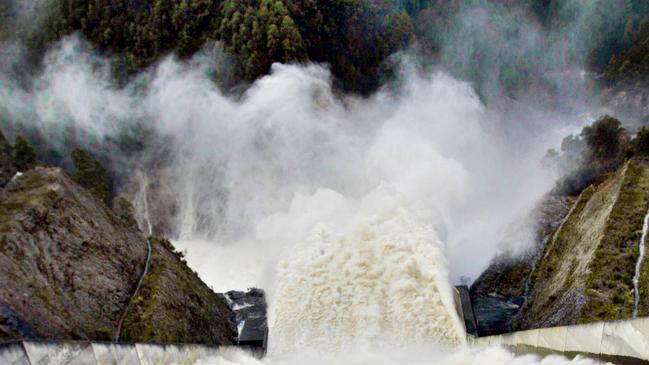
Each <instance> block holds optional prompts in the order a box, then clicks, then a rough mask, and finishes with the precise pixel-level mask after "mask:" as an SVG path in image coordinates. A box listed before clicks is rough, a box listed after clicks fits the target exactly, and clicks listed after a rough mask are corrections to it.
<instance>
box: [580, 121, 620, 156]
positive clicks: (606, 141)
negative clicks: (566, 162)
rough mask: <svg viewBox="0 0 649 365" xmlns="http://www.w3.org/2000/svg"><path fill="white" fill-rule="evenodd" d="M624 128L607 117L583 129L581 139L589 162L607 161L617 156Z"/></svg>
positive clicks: (618, 122)
mask: <svg viewBox="0 0 649 365" xmlns="http://www.w3.org/2000/svg"><path fill="white" fill-rule="evenodd" d="M623 133H624V128H622V123H621V122H620V121H619V120H617V119H615V118H613V117H611V116H608V115H605V116H604V117H602V118H601V119H599V120H597V121H596V122H594V123H593V124H591V125H589V126H587V127H584V129H582V131H581V137H582V138H583V139H584V140H585V141H586V144H587V145H588V148H589V151H588V153H589V157H590V158H589V159H590V160H607V159H611V158H615V157H618V156H619V153H620V151H621V146H622V136H623Z"/></svg>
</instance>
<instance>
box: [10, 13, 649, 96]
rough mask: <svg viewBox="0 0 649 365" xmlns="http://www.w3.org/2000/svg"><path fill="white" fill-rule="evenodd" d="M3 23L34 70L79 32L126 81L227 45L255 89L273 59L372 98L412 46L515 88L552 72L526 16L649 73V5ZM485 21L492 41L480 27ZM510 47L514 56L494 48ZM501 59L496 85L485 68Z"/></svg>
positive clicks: (590, 58)
mask: <svg viewBox="0 0 649 365" xmlns="http://www.w3.org/2000/svg"><path fill="white" fill-rule="evenodd" d="M466 9H471V11H472V12H476V9H484V10H485V13H486V14H487V15H486V18H485V19H483V17H482V16H481V14H479V12H476V14H477V15H476V16H473V17H466V16H464V17H462V19H464V20H463V22H460V21H458V18H459V17H457V16H456V15H457V14H459V13H462V12H463V11H465V10H466ZM0 14H2V17H3V22H2V26H1V29H0V36H2V38H4V39H7V38H12V37H18V38H20V39H21V40H23V41H24V43H25V44H27V46H28V49H29V52H30V55H31V59H32V61H33V62H34V63H35V64H37V63H38V60H39V59H40V57H42V55H43V54H44V52H45V51H46V50H47V48H48V47H49V46H50V45H51V44H52V43H54V42H56V41H58V40H59V39H61V38H62V37H64V36H66V35H69V34H72V33H74V32H80V33H82V34H83V35H84V36H85V37H86V38H87V39H88V40H89V41H90V42H91V43H92V44H93V45H94V46H95V47H96V48H97V50H99V51H100V52H101V53H103V54H110V55H112V56H116V58H117V60H118V61H117V62H116V63H115V65H114V68H115V74H116V76H117V77H118V79H120V78H121V79H124V78H128V77H129V76H131V75H133V74H135V73H137V71H139V70H141V69H142V68H144V67H147V66H149V65H151V64H152V63H154V62H156V61H157V60H158V59H159V58H160V57H161V56H164V55H167V54H169V53H172V52H174V53H176V54H177V55H178V56H179V57H180V58H188V57H190V56H192V55H193V54H195V53H196V52H197V51H199V50H200V49H201V48H202V47H204V45H205V44H206V43H207V42H210V41H220V42H222V44H223V45H224V47H225V48H226V49H227V50H228V51H230V52H231V53H232V54H233V55H235V56H236V60H237V66H236V69H235V73H236V77H237V79H238V80H240V81H246V82H250V81H252V80H254V79H256V78H258V77H259V76H261V75H264V74H266V73H267V72H268V71H269V69H270V65H271V64H272V63H273V62H286V63H296V62H297V63H301V62H306V61H311V62H318V63H324V64H328V65H329V66H330V68H331V70H332V73H333V76H334V77H335V79H336V82H337V86H339V87H340V88H341V89H343V90H346V91H355V92H360V93H368V92H371V91H372V90H375V89H376V88H377V87H378V86H379V85H380V84H381V83H382V82H383V81H384V79H385V78H386V77H389V75H390V71H391V67H390V62H389V56H390V55H391V54H394V53H395V52H397V51H399V50H404V49H408V50H410V51H413V50H414V51H416V52H417V53H419V54H422V55H425V56H426V57H424V58H422V59H424V60H425V61H426V62H428V63H436V62H442V63H443V64H444V65H445V66H447V68H449V69H450V70H451V71H452V72H455V73H456V74H457V75H458V76H460V77H463V78H466V79H469V80H471V81H473V82H476V83H478V84H480V83H481V82H487V81H494V80H491V79H490V80H485V78H494V79H496V81H498V82H500V83H501V84H502V85H503V87H504V88H506V89H508V90H516V89H517V88H519V87H520V85H521V84H523V83H528V82H529V81H530V80H529V78H530V77H533V74H534V72H535V70H538V69H540V68H542V67H541V66H542V65H538V64H535V63H534V62H533V61H530V60H534V59H535V58H538V59H540V58H543V56H544V52H545V51H546V50H545V49H531V50H530V49H526V47H524V45H521V44H520V42H521V39H523V38H524V37H525V36H526V35H525V34H524V33H525V32H526V29H524V28H523V27H522V26H521V24H522V23H525V22H521V21H520V19H522V18H529V17H532V18H533V20H534V21H535V22H536V23H537V24H538V25H539V26H540V27H542V28H543V29H546V30H548V31H549V30H552V31H551V33H550V37H549V39H548V40H547V42H548V43H549V44H550V42H552V41H556V42H559V41H560V40H561V39H563V38H565V37H575V36H576V37H580V39H579V42H576V44H578V47H581V49H575V50H574V51H573V52H572V53H571V54H570V53H566V54H562V55H561V57H560V58H561V59H562V60H561V61H562V62H563V61H564V60H565V59H570V58H574V59H578V58H580V57H583V58H584V59H583V61H584V64H586V65H588V66H589V67H590V68H591V69H592V70H593V71H595V72H598V73H602V74H604V75H605V76H606V77H605V80H606V81H608V82H616V81H619V80H623V79H625V78H629V77H633V78H637V77H639V76H644V75H645V74H647V72H649V59H647V57H648V56H647V54H649V52H647V49H646V47H648V46H647V45H648V44H649V3H647V2H646V1H642V0H621V1H606V0H594V1H586V0H508V1H493V0H471V1H455V0H452V1H441V0H327V1H325V0H32V1H11V0H0ZM21 15H23V16H22V21H21V20H20V19H21ZM37 15H38V16H37ZM464 15H466V14H464ZM467 18H468V19H472V20H471V21H470V22H469V24H467V22H466V19H467ZM34 19H38V22H37V23H38V25H37V26H34V23H35V21H34ZM481 21H485V22H487V23H488V24H489V27H490V28H488V29H490V30H492V32H487V34H485V32H484V27H477V26H473V27H472V24H470V23H472V22H476V23H478V22H481ZM491 28H493V29H491ZM489 33H493V34H496V36H494V35H492V34H489ZM503 41H504V42H512V47H511V49H508V48H507V47H491V46H489V44H490V43H489V42H503ZM517 42H519V43H517ZM446 44H451V45H452V47H447V48H446V49H449V50H453V51H452V52H451V53H448V52H444V45H446ZM458 44H462V45H464V47H458ZM537 46H538V45H537ZM537 48H538V47H537ZM458 52H463V53H462V54H459V53H458ZM501 60H502V65H500V66H499V68H498V69H497V70H495V74H496V75H495V76H494V75H481V74H478V71H476V70H485V69H488V67H489V66H490V65H491V64H492V63H495V62H501ZM544 61H545V60H544ZM552 61H554V60H552ZM577 61H579V60H577ZM426 62H425V63H426ZM546 63H547V62H546ZM485 66H487V68H485ZM530 75H532V76H530Z"/></svg>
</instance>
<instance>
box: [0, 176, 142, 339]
mask: <svg viewBox="0 0 649 365" xmlns="http://www.w3.org/2000/svg"><path fill="white" fill-rule="evenodd" d="M0 194H2V196H1V199H0V280H2V284H1V285H0V306H2V307H6V308H8V309H10V310H11V311H13V312H15V313H16V315H17V316H18V317H19V318H21V319H22V320H24V321H25V322H26V323H29V324H30V325H31V327H32V328H33V330H34V332H35V333H36V334H37V335H38V337H45V338H73V339H86V338H87V339H103V340H108V339H111V335H112V334H113V332H114V331H115V326H116V324H117V321H116V318H119V316H120V314H121V312H122V311H123V310H124V307H125V305H126V302H127V301H128V298H129V296H130V293H131V292H132V291H133V290H134V289H135V285H136V283H137V281H138V279H139V275H140V274H141V273H142V270H143V265H144V262H145V258H146V240H145V239H144V238H143V237H142V235H141V234H140V233H139V231H138V230H137V229H136V228H135V227H134V226H133V224H132V222H129V221H125V220H122V219H119V218H117V217H115V216H114V215H113V214H112V212H110V211H109V209H108V208H107V207H106V206H105V205H104V204H103V203H101V202H99V201H98V200H97V199H96V198H94V197H93V196H92V195H91V194H90V193H88V192H87V191H86V190H85V189H83V188H81V187H80V186H78V185H77V184H76V183H75V182H74V181H72V179H71V178H70V177H68V176H67V174H65V173H64V172H63V171H62V170H60V169H58V168H44V167H38V168H35V169H33V170H30V171H27V172H25V173H24V174H23V175H22V176H20V177H17V178H15V179H13V180H12V181H11V182H10V183H9V184H8V185H7V186H6V187H5V188H4V189H3V190H2V192H0ZM6 327H7V326H3V327H1V328H2V330H1V331H2V337H4V338H7V337H9V338H15V337H22V336H24V335H26V334H25V333H20V331H16V329H15V328H13V329H12V328H6Z"/></svg>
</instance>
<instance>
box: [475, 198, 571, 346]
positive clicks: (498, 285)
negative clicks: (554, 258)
mask: <svg viewBox="0 0 649 365" xmlns="http://www.w3.org/2000/svg"><path fill="white" fill-rule="evenodd" d="M569 207H570V199H569V198H566V197H563V196H559V195H554V194H551V195H547V196H546V197H545V198H544V199H543V200H542V201H541V202H540V203H539V204H538V206H537V209H536V210H535V212H534V221H536V222H537V223H538V225H537V246H536V247H532V248H531V249H530V250H529V251H528V252H527V253H526V254H524V255H522V256H511V255H508V254H506V253H505V254H501V255H499V256H498V257H496V258H495V259H494V260H493V261H492V263H491V264H490V265H489V267H488V268H487V269H486V270H485V271H484V272H483V273H482V275H480V277H479V278H478V279H477V280H476V281H475V282H474V283H473V285H472V286H471V290H470V293H471V301H472V303H473V309H474V311H475V316H476V321H477V324H478V333H479V334H480V335H482V336H485V335H492V334H499V333H505V332H509V331H511V325H512V321H513V319H514V317H515V316H516V315H517V314H518V312H519V311H520V308H521V305H522V304H523V303H524V302H525V299H526V296H527V294H528V293H527V291H528V288H529V287H528V285H527V281H528V279H529V277H530V274H531V272H532V270H533V268H534V265H535V264H536V262H537V261H538V258H539V256H540V253H541V252H542V250H543V247H544V246H545V243H546V242H547V241H548V240H549V239H550V237H551V235H552V233H554V231H555V230H556V229H557V227H558V226H559V225H560V224H561V222H562V221H563V219H564V218H565V216H566V215H567V214H568V210H569Z"/></svg>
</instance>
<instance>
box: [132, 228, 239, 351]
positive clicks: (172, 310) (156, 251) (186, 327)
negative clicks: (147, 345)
mask: <svg viewBox="0 0 649 365" xmlns="http://www.w3.org/2000/svg"><path fill="white" fill-rule="evenodd" d="M150 240H151V245H152V256H151V266H150V268H149V272H148V273H147V275H146V276H145V277H144V280H143V282H142V285H141V287H140V290H139V291H138V293H137V294H136V296H135V298H134V300H133V302H132V303H131V306H130V308H129V309H128V313H127V316H126V318H125V321H124V326H123V329H122V333H121V337H120V340H122V341H137V342H156V343H202V344H210V345H227V344H233V343H234V341H235V339H236V329H235V327H234V323H233V315H234V314H233V313H232V312H231V311H230V309H229V308H228V307H227V305H226V304H225V302H224V301H223V300H222V299H221V297H219V296H218V295H217V294H216V293H214V292H213V291H212V290H211V289H210V288H208V287H207V285H205V284H204V283H203V282H202V281H201V280H200V278H199V277H198V275H197V274H196V273H195V272H194V271H192V270H191V269H189V267H187V266H186V263H185V261H184V259H183V258H182V254H180V253H179V252H176V250H175V249H174V247H173V246H172V244H171V242H169V241H168V240H165V239H161V238H157V237H151V238H150Z"/></svg>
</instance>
